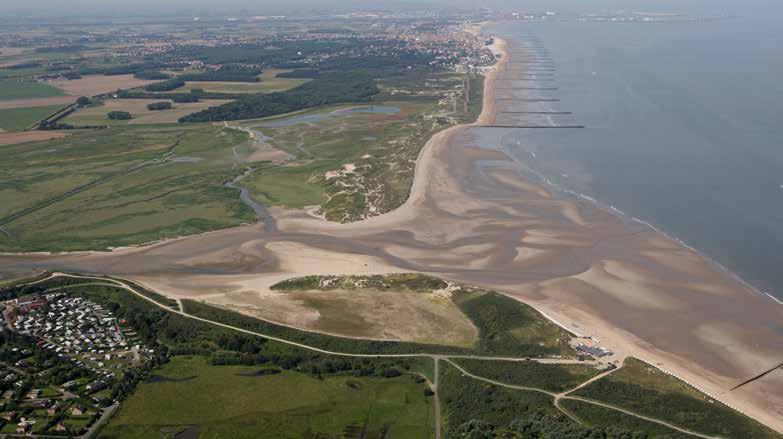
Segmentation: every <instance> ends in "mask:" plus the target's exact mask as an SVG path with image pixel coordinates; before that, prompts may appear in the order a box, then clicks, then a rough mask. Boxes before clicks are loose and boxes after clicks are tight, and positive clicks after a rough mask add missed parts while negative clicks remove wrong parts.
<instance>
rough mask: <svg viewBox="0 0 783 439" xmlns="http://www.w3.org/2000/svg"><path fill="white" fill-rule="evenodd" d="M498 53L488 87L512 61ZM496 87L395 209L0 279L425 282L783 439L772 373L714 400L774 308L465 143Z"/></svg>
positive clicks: (13, 266) (770, 335) (736, 378)
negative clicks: (590, 347)
mask: <svg viewBox="0 0 783 439" xmlns="http://www.w3.org/2000/svg"><path fill="white" fill-rule="evenodd" d="M498 43H501V42H498ZM501 48H502V46H501V45H500V44H498V46H497V47H496V49H501ZM512 52H513V53H511V54H508V53H506V55H505V61H501V62H500V63H499V64H498V66H497V71H500V72H502V71H503V69H504V68H506V67H507V65H506V61H507V60H508V59H509V58H510V59H513V58H514V57H515V56H522V53H520V52H517V51H513V50H512ZM520 68H522V67H521V65H516V66H514V70H518V69H520ZM512 73H513V72H506V74H505V75H506V76H508V75H511V74H512ZM496 74H497V73H490V74H489V75H488V77H487V81H486V87H485V91H486V92H485V106H484V111H483V113H482V115H481V117H480V119H479V122H478V123H477V124H474V125H471V126H461V127H456V128H452V129H448V130H445V131H442V132H440V133H438V134H437V135H435V136H434V137H433V138H432V139H431V140H430V141H429V142H428V144H427V146H426V147H425V148H424V149H423V150H422V153H421V155H420V157H419V160H418V162H417V166H416V176H415V180H414V183H413V188H412V191H411V196H410V197H409V199H408V201H407V202H406V203H405V204H404V205H403V206H402V207H401V208H399V209H397V210H395V211H393V212H391V213H389V214H386V215H382V216H378V217H374V218H370V219H368V220H365V221H361V222H357V223H350V224H335V223H327V222H324V221H323V220H320V219H318V218H314V217H312V216H309V215H307V214H306V213H303V212H299V211H283V210H279V209H273V210H272V213H273V215H274V216H275V219H276V227H275V228H274V230H271V231H270V230H264V226H262V225H252V226H245V227H238V228H233V229H227V230H222V231H217V232H211V233H206V234H203V235H198V236H191V237H188V238H180V239H176V240H171V241H166V242H163V243H158V244H154V245H149V246H144V247H138V248H127V249H119V250H116V251H114V252H111V253H76V254H63V255H7V256H0V272H9V273H11V272H15V273H19V272H22V271H25V270H28V271H30V270H34V269H39V270H40V269H56V270H68V271H75V272H84V273H105V274H115V275H122V276H125V277H128V278H131V279H134V280H138V281H141V282H143V283H144V284H145V285H147V286H149V287H151V288H154V289H155V290H157V291H160V292H162V293H165V294H167V295H170V296H172V297H176V298H195V299H199V298H214V297H216V296H218V297H219V296H220V295H226V297H229V295H230V293H232V292H238V291H243V292H252V293H256V294H267V293H269V292H270V291H271V290H270V287H271V286H272V285H273V284H275V283H277V282H279V281H281V280H284V279H287V278H290V277H294V276H302V275H312V274H322V275H330V274H380V273H390V272H401V271H413V272H422V273H433V274H437V275H438V276H439V277H442V278H446V279H449V280H454V281H458V282H463V283H465V284H469V285H476V286H480V287H485V288H489V289H494V290H499V291H502V292H504V293H506V294H508V295H510V296H512V297H515V298H518V299H520V300H522V301H525V302H526V303H529V304H531V305H533V306H535V307H536V308H537V309H539V310H541V311H543V312H544V313H546V314H547V315H548V316H550V317H552V318H554V319H556V320H557V321H559V322H560V323H561V324H563V325H564V326H566V327H568V328H569V329H571V330H572V331H574V332H577V333H581V334H586V335H593V336H595V337H597V338H598V339H599V340H600V341H601V344H602V345H603V346H605V347H607V348H609V349H612V350H613V351H615V352H616V353H617V354H618V356H619V357H620V358H622V357H624V356H626V355H633V356H636V357H639V358H642V359H644V360H646V361H648V362H650V363H652V364H657V365H660V367H662V368H664V369H666V370H670V371H672V372H673V373H675V374H676V375H678V376H679V377H681V378H683V379H685V380H687V381H689V382H690V383H693V384H695V385H697V386H699V387H700V388H702V389H704V390H705V391H706V392H708V393H709V394H711V395H713V396H715V397H718V398H720V399H721V400H722V401H725V402H726V403H728V404H731V405H732V406H735V407H737V408H739V409H741V410H742V411H744V412H745V413H746V414H748V415H750V416H752V417H754V418H756V419H757V420H759V421H761V422H763V423H765V424H767V425H770V426H771V427H773V428H775V429H777V430H778V431H783V371H781V370H776V371H775V372H772V373H770V374H767V375H765V376H764V377H763V378H761V379H759V380H757V381H754V382H753V383H751V384H749V385H747V386H743V387H740V388H738V389H736V390H734V391H731V392H730V391H729V389H731V388H732V387H734V386H735V385H736V384H738V383H740V382H742V381H744V380H746V379H748V378H749V377H753V376H756V375H758V374H759V373H761V372H762V371H764V370H768V369H769V368H770V367H772V366H774V365H775V364H779V363H780V361H781V355H782V354H781V353H783V331H781V329H780V328H783V307H781V306H779V305H777V304H775V303H774V302H772V301H770V300H769V299H768V298H767V297H765V296H763V295H760V294H758V293H756V292H754V291H751V290H750V289H748V288H747V287H746V286H744V285H743V284H742V283H741V282H739V281H738V280H736V279H734V278H733V277H732V276H730V275H729V274H727V273H725V272H723V271H721V270H719V269H717V268H716V267H715V266H713V265H712V264H710V263H709V262H708V261H706V260H705V259H704V258H702V257H701V256H699V255H698V254H697V253H695V252H693V251H691V250H689V249H686V248H684V247H682V246H681V245H680V244H679V243H677V242H675V241H673V240H671V239H669V238H667V237H665V236H663V235H661V234H659V233H657V232H655V231H653V230H651V229H649V228H647V227H646V226H643V225H641V224H635V223H626V222H624V221H623V220H622V219H620V218H618V217H617V216H615V215H613V214H612V213H611V212H609V211H604V210H602V209H600V208H598V207H596V206H594V205H592V204H588V203H585V202H582V201H580V200H575V199H573V198H571V197H566V196H562V195H559V194H557V193H553V192H551V191H549V190H548V189H547V188H546V187H543V186H541V185H538V184H537V183H535V182H534V181H531V180H530V179H529V178H527V177H526V176H525V175H524V174H523V173H522V172H521V171H520V166H519V165H520V163H516V162H514V161H513V159H512V158H510V157H509V156H507V155H506V154H504V153H503V152H502V151H501V150H500V146H499V145H500V143H501V142H500V139H501V137H502V136H503V135H505V134H506V133H508V132H510V131H511V130H510V129H494V128H493V129H488V128H482V127H481V125H491V124H493V123H494V122H495V101H494V96H495V89H494V82H493V80H494V78H495V75H496ZM526 82H527V81H526ZM588 129H589V127H588Z"/></svg>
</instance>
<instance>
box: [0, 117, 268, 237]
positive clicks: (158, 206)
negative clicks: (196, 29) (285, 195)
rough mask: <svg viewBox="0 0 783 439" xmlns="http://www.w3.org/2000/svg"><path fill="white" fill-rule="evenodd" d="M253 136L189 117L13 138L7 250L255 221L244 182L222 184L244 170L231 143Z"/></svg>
mask: <svg viewBox="0 0 783 439" xmlns="http://www.w3.org/2000/svg"><path fill="white" fill-rule="evenodd" d="M246 141H247V135H246V134H245V133H242V132H239V131H236V130H224V129H223V128H220V127H215V126H210V125H189V126H187V127H185V126H161V127H159V128H145V127H117V128H111V129H106V130H99V131H88V132H81V133H77V134H74V135H72V136H68V137H65V138H61V139H55V140H49V141H44V142H34V143H25V144H20V145H9V146H6V147H4V148H2V150H0V158H2V160H0V172H2V173H3V175H4V176H7V178H4V179H3V181H2V182H0V218H5V224H4V225H3V228H4V229H5V230H6V231H7V232H8V234H0V250H2V251H27V250H35V249H37V250H86V249H104V248H107V247H114V246H123V245H132V244H140V243H144V242H150V241H155V240H158V239H161V238H168V237H175V236H182V235H189V234H194V233H200V232H203V231H208V230H215V229H221V228H226V227H231V226H236V225H239V224H242V223H247V222H252V221H254V219H255V215H254V214H253V212H252V210H251V209H249V208H247V207H246V206H245V205H243V204H242V203H241V202H240V201H239V197H238V193H237V191H236V190H234V189H230V188H226V187H223V183H224V182H225V181H228V180H230V179H231V178H233V177H234V176H235V175H237V174H238V173H239V172H241V169H234V164H235V162H234V159H233V156H232V147H234V146H236V145H240V144H242V143H244V142H246ZM90 185H92V186H90ZM15 214H21V215H20V216H18V217H16V218H14V217H12V215H15ZM9 218H10V219H9ZM0 221H3V220H2V219H0Z"/></svg>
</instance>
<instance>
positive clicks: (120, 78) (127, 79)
mask: <svg viewBox="0 0 783 439" xmlns="http://www.w3.org/2000/svg"><path fill="white" fill-rule="evenodd" d="M153 82H160V81H150V80H146V79H136V78H134V77H133V75H111V76H107V75H87V76H84V77H82V78H81V79H73V80H68V79H55V80H53V81H49V84H51V85H53V86H55V87H57V88H59V89H60V90H63V91H65V92H66V93H68V94H69V95H71V96H94V95H99V94H103V93H109V92H113V91H117V89H129V88H136V87H141V86H144V85H147V84H151V83H153Z"/></svg>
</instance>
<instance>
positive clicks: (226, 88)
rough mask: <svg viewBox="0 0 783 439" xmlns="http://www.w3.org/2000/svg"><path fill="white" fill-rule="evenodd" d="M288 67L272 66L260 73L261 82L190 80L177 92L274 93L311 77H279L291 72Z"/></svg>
mask: <svg viewBox="0 0 783 439" xmlns="http://www.w3.org/2000/svg"><path fill="white" fill-rule="evenodd" d="M289 71H290V70H287V69H274V68H270V69H267V70H264V72H263V73H261V75H259V77H258V78H259V79H260V80H261V81H260V82H217V81H188V82H186V83H185V85H184V86H183V87H180V88H178V89H177V90H176V91H177V92H189V91H191V90H195V89H201V90H204V91H205V92H207V93H248V94H250V93H272V92H278V91H286V90H290V89H292V88H294V87H297V86H300V85H302V84H304V83H305V82H307V81H309V79H302V78H278V77H276V75H277V74H278V73H283V72H289Z"/></svg>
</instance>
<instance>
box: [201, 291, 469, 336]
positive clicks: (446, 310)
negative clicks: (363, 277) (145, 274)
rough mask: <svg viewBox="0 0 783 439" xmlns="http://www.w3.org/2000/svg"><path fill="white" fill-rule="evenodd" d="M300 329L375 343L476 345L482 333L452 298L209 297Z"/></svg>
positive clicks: (338, 294)
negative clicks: (384, 341)
mask: <svg viewBox="0 0 783 439" xmlns="http://www.w3.org/2000/svg"><path fill="white" fill-rule="evenodd" d="M207 301H208V302H210V303H215V304H219V305H223V306H226V307H228V308H231V309H234V310H236V311H239V312H241V313H243V314H247V315H251V316H254V317H259V318H262V319H264V320H269V321H273V322H277V323H281V324H285V325H289V326H293V327H296V328H300V329H307V330H312V331H318V332H322V333H328V334H332V335H338V336H343V337H356V338H366V339H374V340H403V341H413V342H420V343H436V344H445V345H453V346H472V345H473V343H475V342H476V340H478V330H477V329H476V328H475V327H474V326H473V324H472V323H471V321H470V320H469V319H468V318H467V317H466V316H465V315H464V314H462V312H461V311H460V310H459V308H458V307H457V306H456V305H455V304H454V303H453V302H452V301H451V300H450V299H448V298H444V297H442V296H438V295H435V294H424V293H406V292H396V291H384V292H375V291H361V290H358V291H357V290H351V291H339V290H338V291H315V292H292V293H266V294H264V293H262V294H258V293H250V292H239V293H231V294H227V295H224V296H215V297H209V298H207Z"/></svg>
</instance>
